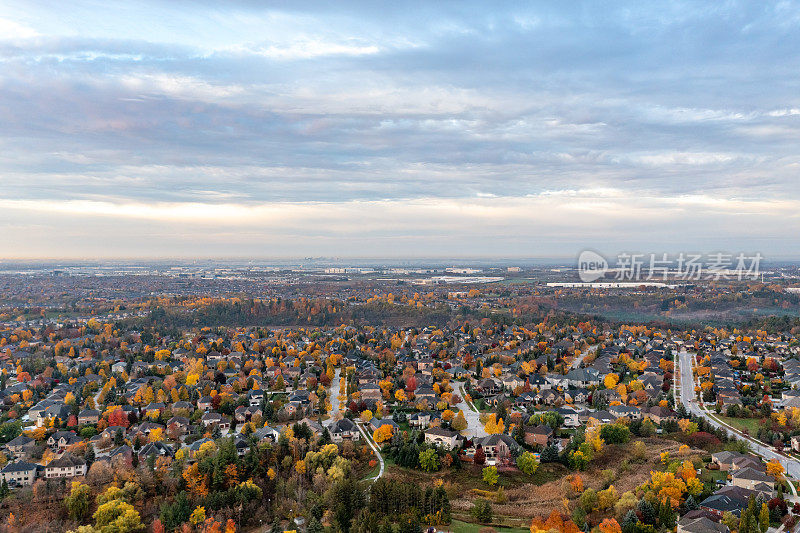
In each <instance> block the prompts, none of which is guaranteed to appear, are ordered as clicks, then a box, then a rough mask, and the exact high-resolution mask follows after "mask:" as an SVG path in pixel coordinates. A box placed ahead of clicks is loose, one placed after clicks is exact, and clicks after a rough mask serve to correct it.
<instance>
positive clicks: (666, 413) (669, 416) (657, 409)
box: [646, 405, 678, 424]
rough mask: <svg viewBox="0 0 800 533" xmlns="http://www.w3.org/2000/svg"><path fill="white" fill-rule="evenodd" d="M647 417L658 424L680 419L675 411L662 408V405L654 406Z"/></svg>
mask: <svg viewBox="0 0 800 533" xmlns="http://www.w3.org/2000/svg"><path fill="white" fill-rule="evenodd" d="M646 416H647V418H649V419H650V420H652V421H653V422H655V423H656V424H661V423H662V422H667V421H673V420H677V419H678V417H677V415H676V414H675V411H672V410H671V409H667V408H666V407H661V406H660V405H654V406H653V407H651V408H650V409H649V410H648V411H647V415H646Z"/></svg>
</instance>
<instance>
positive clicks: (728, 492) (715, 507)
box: [700, 485, 756, 518]
mask: <svg viewBox="0 0 800 533" xmlns="http://www.w3.org/2000/svg"><path fill="white" fill-rule="evenodd" d="M755 494H756V493H755V492H753V491H751V490H747V489H743V488H741V487H735V486H733V485H727V486H725V487H721V488H719V489H718V490H717V491H716V492H715V493H714V494H712V495H711V496H709V497H708V498H706V499H705V500H703V501H702V502H701V503H700V509H704V510H706V511H709V512H711V513H713V514H714V515H715V516H717V517H719V518H722V515H723V514H725V513H727V512H730V513H733V514H734V515H735V516H741V515H742V509H744V508H745V507H747V503H748V501H749V499H750V496H751V495H755Z"/></svg>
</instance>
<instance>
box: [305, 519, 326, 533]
mask: <svg viewBox="0 0 800 533" xmlns="http://www.w3.org/2000/svg"><path fill="white" fill-rule="evenodd" d="M306 531H307V532H308V533H322V532H323V531H325V529H324V528H323V527H322V524H320V523H319V520H317V518H316V517H314V516H312V517H311V520H309V521H308V527H307V528H306Z"/></svg>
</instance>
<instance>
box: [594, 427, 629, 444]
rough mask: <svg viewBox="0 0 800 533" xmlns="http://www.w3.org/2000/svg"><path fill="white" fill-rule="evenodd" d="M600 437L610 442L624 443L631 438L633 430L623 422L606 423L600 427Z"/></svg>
mask: <svg viewBox="0 0 800 533" xmlns="http://www.w3.org/2000/svg"><path fill="white" fill-rule="evenodd" d="M600 438H601V439H603V440H604V441H606V442H607V443H609V444H624V443H626V442H628V441H629V440H630V439H631V431H630V430H629V429H628V427H627V426H625V425H623V424H605V425H603V427H601V428H600Z"/></svg>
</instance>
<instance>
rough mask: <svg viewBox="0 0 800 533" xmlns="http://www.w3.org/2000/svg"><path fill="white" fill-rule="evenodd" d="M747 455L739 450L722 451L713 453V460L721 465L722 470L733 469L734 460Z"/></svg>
mask: <svg viewBox="0 0 800 533" xmlns="http://www.w3.org/2000/svg"><path fill="white" fill-rule="evenodd" d="M744 456H745V455H744V454H743V453H739V452H729V451H722V452H717V453H712V454H711V462H712V463H713V464H715V465H717V466H718V467H719V469H720V470H726V471H727V470H731V469H732V468H733V462H734V461H735V460H736V459H739V458H742V457H744Z"/></svg>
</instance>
